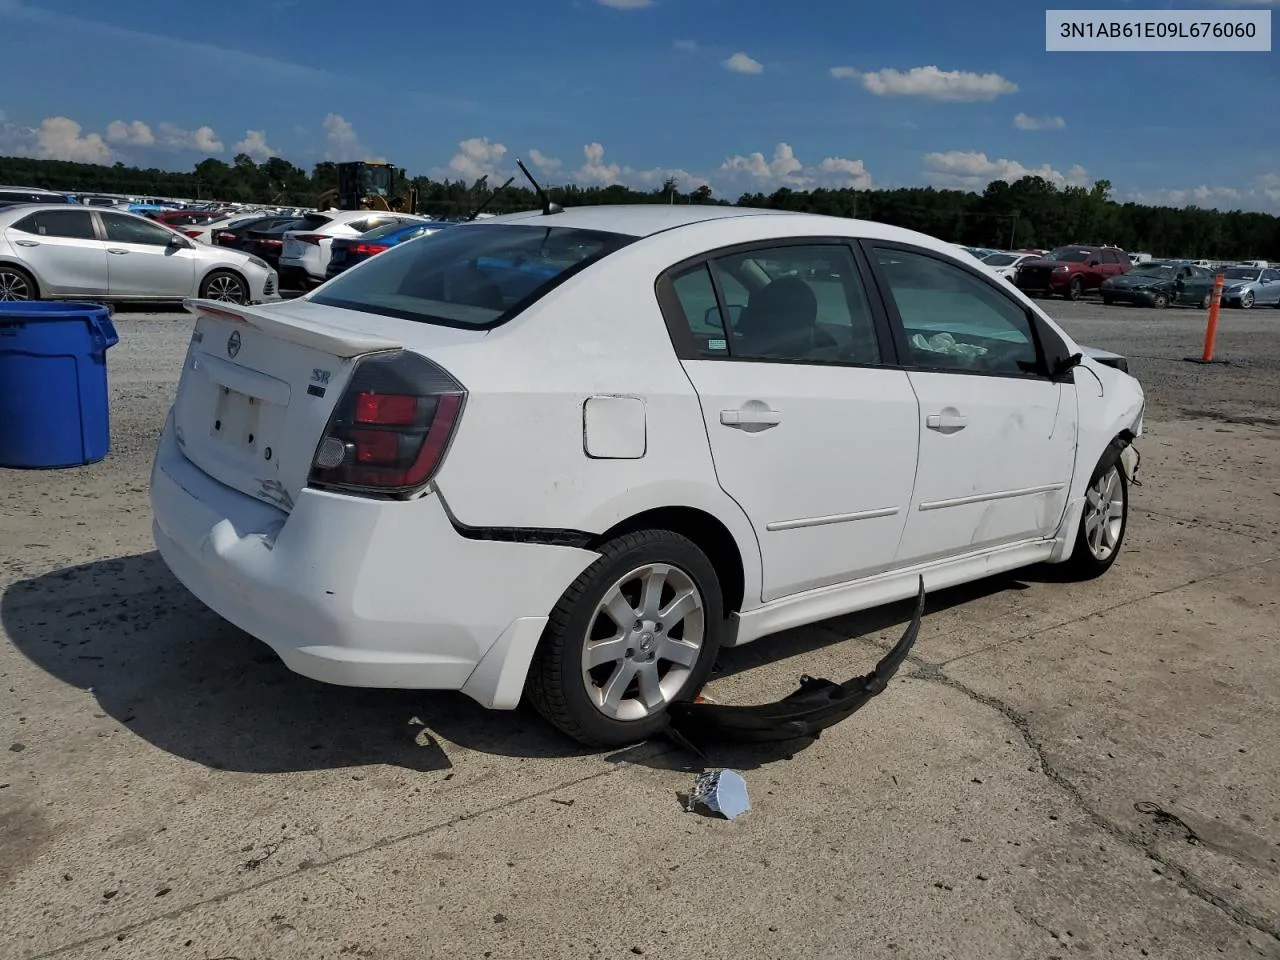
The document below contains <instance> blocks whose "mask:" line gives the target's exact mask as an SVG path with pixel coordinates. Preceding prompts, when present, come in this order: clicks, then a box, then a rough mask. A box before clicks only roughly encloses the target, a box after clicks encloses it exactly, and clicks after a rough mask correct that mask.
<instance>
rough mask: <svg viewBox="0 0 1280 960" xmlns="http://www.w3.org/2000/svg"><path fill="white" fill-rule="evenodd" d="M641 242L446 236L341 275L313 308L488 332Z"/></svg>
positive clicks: (544, 231) (563, 235) (569, 233)
mask: <svg viewBox="0 0 1280 960" xmlns="http://www.w3.org/2000/svg"><path fill="white" fill-rule="evenodd" d="M634 240H635V238H634V237H631V236H627V235H624V234H618V233H605V232H601V231H595V230H578V229H574V228H572V227H533V226H526V225H523V224H505V223H504V224H491V225H490V224H485V225H480V224H475V225H467V226H455V227H451V228H450V229H448V230H441V231H440V232H439V233H435V234H432V235H430V236H427V237H422V238H421V239H419V240H417V241H415V242H413V243H402V244H399V245H397V246H395V247H392V248H391V249H390V250H388V251H387V252H386V253H383V254H379V255H378V256H376V257H374V258H373V259H372V260H370V261H369V262H368V263H367V264H365V265H363V266H361V268H360V269H359V270H352V271H350V272H349V273H343V274H339V275H338V276H337V277H336V278H335V279H333V280H330V281H329V283H328V284H326V285H325V286H324V288H323V290H322V291H321V292H319V293H317V294H315V295H314V296H312V298H311V299H312V301H313V302H315V303H320V304H325V305H327V306H331V307H343V308H346V309H348V310H360V311H363V312H365V313H374V314H379V315H382V316H388V317H399V318H401V319H404V320H412V321H415V322H418V323H432V324H439V325H442V326H450V327H463V328H477V329H488V328H490V327H494V326H497V325H498V324H500V323H504V322H505V321H506V320H508V319H510V318H511V317H513V316H515V315H516V314H518V313H520V312H521V311H522V310H524V309H526V308H527V307H528V306H530V305H531V304H532V303H534V302H535V301H537V300H538V299H539V298H541V297H543V296H545V295H546V294H547V293H548V292H550V291H551V290H552V289H554V288H555V287H556V286H558V285H559V284H560V283H562V282H563V281H564V280H566V279H568V278H569V277H571V276H573V275H574V274H575V273H578V272H579V271H581V270H584V269H585V268H587V267H588V266H590V265H591V264H593V263H596V262H597V261H599V260H600V259H602V258H603V257H606V256H608V255H609V254H610V253H613V252H614V251H616V250H619V249H621V248H622V247H624V246H626V245H627V244H629V243H631V242H633V241H634Z"/></svg>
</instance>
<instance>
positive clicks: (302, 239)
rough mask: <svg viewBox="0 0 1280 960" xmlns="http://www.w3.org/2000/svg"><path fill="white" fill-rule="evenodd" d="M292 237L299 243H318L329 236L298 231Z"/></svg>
mask: <svg viewBox="0 0 1280 960" xmlns="http://www.w3.org/2000/svg"><path fill="white" fill-rule="evenodd" d="M293 239H295V240H297V241H298V242H299V243H314V244H317V245H318V244H319V243H320V241H321V240H328V239H329V238H328V237H326V236H324V234H320V233H299V234H297V235H296V236H295V237H294V238H293Z"/></svg>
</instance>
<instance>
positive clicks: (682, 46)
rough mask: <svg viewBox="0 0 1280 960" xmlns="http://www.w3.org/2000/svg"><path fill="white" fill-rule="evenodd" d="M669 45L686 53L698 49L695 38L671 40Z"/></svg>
mask: <svg viewBox="0 0 1280 960" xmlns="http://www.w3.org/2000/svg"><path fill="white" fill-rule="evenodd" d="M671 45H672V46H673V47H675V48H676V49H677V50H683V51H685V52H686V53H693V52H695V51H696V50H697V49H698V41H697V40H672V41H671Z"/></svg>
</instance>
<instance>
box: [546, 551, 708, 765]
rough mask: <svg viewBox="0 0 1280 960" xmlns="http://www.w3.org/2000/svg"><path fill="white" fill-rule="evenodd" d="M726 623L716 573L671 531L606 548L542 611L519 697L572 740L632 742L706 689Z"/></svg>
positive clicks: (596, 744) (657, 728) (607, 743)
mask: <svg viewBox="0 0 1280 960" xmlns="http://www.w3.org/2000/svg"><path fill="white" fill-rule="evenodd" d="M725 624H726V618H725V612H724V600H723V598H722V594H721V591H720V583H719V578H718V577H717V576H716V571H715V567H714V566H713V565H712V564H711V561H710V560H708V559H707V556H706V554H704V553H703V552H702V551H701V550H700V549H699V548H698V547H697V545H696V544H694V543H693V542H692V541H691V540H689V539H687V538H686V537H683V536H681V535H680V534H678V533H674V532H672V531H670V530H641V531H638V532H636V533H629V534H626V535H624V536H621V537H619V538H617V539H616V540H612V541H610V542H608V543H606V544H605V545H604V546H603V547H602V548H601V549H600V557H599V559H598V560H596V561H595V562H594V563H592V564H591V566H589V567H588V568H587V569H586V570H584V571H583V572H582V574H580V575H579V577H578V579H577V580H575V581H574V582H573V584H572V585H570V587H569V589H568V590H566V591H565V592H564V595H563V596H562V597H561V598H560V602H559V603H557V604H556V607H555V609H554V610H553V611H552V612H551V618H550V621H549V622H548V624H547V627H546V630H545V631H544V633H543V636H542V641H541V643H540V645H539V647H538V650H537V652H536V653H535V654H534V658H533V663H532V664H531V665H530V667H529V676H528V680H527V683H526V686H525V692H526V695H527V696H528V699H529V701H530V702H531V703H532V704H533V706H534V708H535V709H536V710H537V711H538V712H539V713H540V714H542V716H543V717H544V718H545V719H547V720H548V721H550V722H551V723H552V724H553V725H554V726H556V727H558V728H559V729H560V730H561V731H562V732H564V733H566V734H568V735H569V736H570V737H572V738H573V739H575V740H577V741H579V742H580V743H583V744H586V745H587V746H592V747H612V746H621V745H624V744H629V743H637V742H639V741H641V740H645V739H647V738H648V737H650V736H653V735H654V734H655V733H658V732H659V731H660V730H662V729H663V727H664V726H665V725H666V717H665V716H664V714H665V713H666V710H667V707H668V706H669V705H670V704H671V703H672V702H673V701H675V700H677V699H688V698H690V697H692V696H694V695H696V694H697V692H698V691H699V690H700V689H702V685H703V684H704V683H706V680H707V675H708V674H709V673H710V672H711V668H712V666H713V665H714V664H715V659H716V655H717V653H718V652H719V650H720V642H721V639H722V638H723V636H724V629H725Z"/></svg>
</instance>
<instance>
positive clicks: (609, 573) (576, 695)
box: [537, 531, 727, 746]
mask: <svg viewBox="0 0 1280 960" xmlns="http://www.w3.org/2000/svg"><path fill="white" fill-rule="evenodd" d="M652 533H653V534H655V535H654V536H650V537H648V538H646V539H645V540H644V541H643V542H640V543H637V544H635V545H627V546H623V547H622V549H619V550H617V551H611V552H609V553H608V554H606V555H605V556H603V557H601V558H600V559H599V560H597V561H595V563H593V564H592V565H591V566H590V567H588V568H587V569H586V570H585V571H584V572H583V573H582V574H581V576H580V577H579V578H578V580H577V581H575V584H574V587H571V588H570V590H569V591H566V595H565V598H566V599H567V598H569V597H571V596H576V600H574V601H572V602H571V603H570V604H569V605H568V608H567V609H565V610H563V616H562V617H557V616H555V615H554V614H553V618H552V623H551V624H549V625H548V635H546V636H544V638H543V645H544V647H546V649H545V650H544V649H540V650H539V653H540V654H542V655H543V656H541V657H539V660H540V661H541V662H540V663H538V664H537V667H538V668H540V669H542V670H544V671H547V670H550V671H554V672H556V673H558V674H559V676H558V677H556V678H551V677H547V678H546V679H548V680H551V679H555V680H558V681H559V686H560V688H561V690H562V693H563V702H564V707H565V710H566V712H567V713H568V714H569V717H570V718H571V720H572V722H573V724H574V726H576V727H577V728H578V729H579V730H580V731H581V732H582V733H584V734H585V735H586V738H587V739H590V740H591V741H593V742H597V743H600V744H602V745H611V746H621V745H624V744H630V743H638V742H640V741H641V740H645V739H647V738H648V737H651V736H653V735H654V734H655V733H657V732H658V731H660V730H661V729H662V728H663V727H664V726H665V725H666V715H665V711H663V712H660V713H657V714H655V715H653V716H650V717H646V718H645V719H643V720H632V721H621V720H614V719H612V718H610V717H607V716H605V715H604V714H603V713H601V712H600V711H599V710H598V709H597V708H596V706H595V704H593V703H592V702H591V699H590V697H589V696H588V694H587V691H586V688H585V685H584V683H583V679H582V648H583V646H584V644H585V643H586V636H587V631H588V629H589V628H590V626H591V619H592V617H593V616H594V614H595V609H596V605H597V604H598V603H599V602H600V600H601V598H602V597H603V596H604V593H605V591H606V590H608V589H609V588H610V587H612V586H613V585H614V583H616V582H617V581H618V579H619V578H621V577H623V576H625V575H626V574H627V573H628V572H630V571H631V570H634V569H636V568H637V567H640V566H643V565H645V564H648V563H667V564H670V565H672V566H675V567H679V568H680V569H681V570H683V571H684V572H685V573H686V574H688V575H689V576H690V577H691V578H692V579H693V582H694V583H695V584H696V585H697V587H698V591H699V592H700V593H701V594H702V603H703V611H704V615H705V617H704V619H705V627H704V630H703V642H702V651H701V653H700V655H699V657H698V661H697V663H695V664H694V667H693V670H692V672H691V673H690V675H689V678H688V680H687V681H686V682H685V686H684V688H683V689H682V690H681V691H680V694H679V698H680V699H687V698H689V697H691V696H694V695H696V694H697V692H698V691H699V690H701V689H702V686H703V685H704V684H705V683H706V681H707V677H708V676H709V675H710V673H711V669H712V667H714V665H715V661H716V656H717V655H718V653H719V650H720V644H721V642H722V641H723V639H724V636H725V630H726V626H727V622H726V620H725V618H724V613H723V611H724V600H723V596H722V593H721V589H720V583H719V578H718V577H717V576H716V571H715V567H714V566H713V565H712V563H711V561H710V560H708V559H707V556H706V554H704V553H703V552H702V551H701V550H700V549H699V548H698V547H697V546H696V545H695V544H694V543H693V542H692V541H691V540H689V539H687V538H685V537H683V536H681V535H679V534H677V533H673V532H670V531H654V532H652ZM624 539H625V538H624ZM575 588H576V589H575ZM561 603H562V604H564V600H563V599H562V601H561ZM560 610H561V608H560V607H557V611H558V612H559V611H560Z"/></svg>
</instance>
